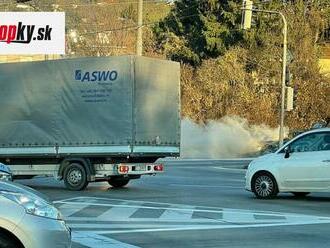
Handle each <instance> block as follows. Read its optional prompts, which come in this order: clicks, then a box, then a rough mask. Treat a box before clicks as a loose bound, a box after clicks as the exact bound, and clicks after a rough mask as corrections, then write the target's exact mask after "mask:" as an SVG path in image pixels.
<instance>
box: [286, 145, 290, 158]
mask: <svg viewBox="0 0 330 248" xmlns="http://www.w3.org/2000/svg"><path fill="white" fill-rule="evenodd" d="M284 153H285V155H284V158H290V153H291V149H290V146H287V147H285V148H284Z"/></svg>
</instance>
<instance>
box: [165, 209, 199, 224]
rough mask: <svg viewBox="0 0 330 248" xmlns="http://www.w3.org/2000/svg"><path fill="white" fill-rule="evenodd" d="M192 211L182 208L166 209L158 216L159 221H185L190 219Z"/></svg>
mask: <svg viewBox="0 0 330 248" xmlns="http://www.w3.org/2000/svg"><path fill="white" fill-rule="evenodd" d="M193 213H194V211H193V210H192V209H191V210H187V209H182V210H170V209H169V210H166V211H165V212H164V213H163V214H162V215H161V216H160V217H159V220H160V221H163V220H165V221H171V220H172V221H185V220H190V219H191V217H192V215H193Z"/></svg>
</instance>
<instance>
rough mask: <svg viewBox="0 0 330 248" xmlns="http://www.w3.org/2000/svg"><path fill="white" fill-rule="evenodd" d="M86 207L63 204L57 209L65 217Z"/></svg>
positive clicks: (85, 205) (84, 204)
mask: <svg viewBox="0 0 330 248" xmlns="http://www.w3.org/2000/svg"><path fill="white" fill-rule="evenodd" d="M88 206H89V204H88V203H81V204H80V205H72V204H70V203H64V204H62V205H61V206H60V207H59V208H60V210H61V213H62V215H63V216H65V217H67V216H70V215H73V214H75V213H77V212H79V211H80V210H82V209H84V208H86V207H88Z"/></svg>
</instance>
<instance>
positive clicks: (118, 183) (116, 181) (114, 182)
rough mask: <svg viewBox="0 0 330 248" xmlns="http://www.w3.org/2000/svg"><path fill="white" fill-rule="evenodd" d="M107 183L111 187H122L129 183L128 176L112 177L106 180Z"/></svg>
mask: <svg viewBox="0 0 330 248" xmlns="http://www.w3.org/2000/svg"><path fill="white" fill-rule="evenodd" d="M108 183H109V184H110V185H111V186H112V187H113V188H122V187H124V186H126V185H127V184H128V183H129V179H128V178H122V177H119V178H117V177H113V178H110V179H109V180H108Z"/></svg>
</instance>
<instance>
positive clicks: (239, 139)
mask: <svg viewBox="0 0 330 248" xmlns="http://www.w3.org/2000/svg"><path fill="white" fill-rule="evenodd" d="M278 136H279V128H270V127H268V126H266V125H249V124H248V121H247V120H245V119H242V118H240V117H236V116H234V117H232V116H231V117H229V116H227V117H224V118H222V119H221V120H220V121H210V122H209V123H208V124H207V125H199V124H196V123H194V122H192V121H191V120H188V119H185V120H183V121H182V137H181V154H182V157H183V158H238V157H242V156H248V155H250V154H254V153H257V152H258V151H260V149H261V148H262V147H263V146H264V144H265V143H266V142H269V141H276V140H278Z"/></svg>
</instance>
